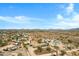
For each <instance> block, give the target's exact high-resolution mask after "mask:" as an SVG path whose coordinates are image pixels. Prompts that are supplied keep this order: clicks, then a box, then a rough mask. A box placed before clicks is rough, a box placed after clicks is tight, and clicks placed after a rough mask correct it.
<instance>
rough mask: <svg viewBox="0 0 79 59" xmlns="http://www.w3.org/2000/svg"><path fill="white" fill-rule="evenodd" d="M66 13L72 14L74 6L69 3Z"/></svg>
mask: <svg viewBox="0 0 79 59" xmlns="http://www.w3.org/2000/svg"><path fill="white" fill-rule="evenodd" d="M66 11H67V13H68V14H70V13H72V12H73V11H74V4H72V3H70V4H69V5H68V7H66Z"/></svg>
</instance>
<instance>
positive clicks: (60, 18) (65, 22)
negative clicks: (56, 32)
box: [0, 3, 79, 29]
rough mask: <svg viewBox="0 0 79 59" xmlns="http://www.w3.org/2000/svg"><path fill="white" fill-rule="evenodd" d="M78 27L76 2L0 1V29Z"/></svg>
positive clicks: (78, 16)
mask: <svg viewBox="0 0 79 59" xmlns="http://www.w3.org/2000/svg"><path fill="white" fill-rule="evenodd" d="M71 28H79V4H78V3H0V29H71Z"/></svg>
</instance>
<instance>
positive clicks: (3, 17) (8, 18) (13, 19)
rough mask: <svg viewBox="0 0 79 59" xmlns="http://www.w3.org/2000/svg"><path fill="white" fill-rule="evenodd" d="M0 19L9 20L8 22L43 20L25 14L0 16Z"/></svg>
mask: <svg viewBox="0 0 79 59" xmlns="http://www.w3.org/2000/svg"><path fill="white" fill-rule="evenodd" d="M0 20H2V21H6V22H10V23H31V22H32V21H38V22H39V21H43V19H39V18H32V17H26V16H14V17H11V16H0Z"/></svg>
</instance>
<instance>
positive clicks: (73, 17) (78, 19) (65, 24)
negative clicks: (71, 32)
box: [55, 4, 79, 29]
mask: <svg viewBox="0 0 79 59" xmlns="http://www.w3.org/2000/svg"><path fill="white" fill-rule="evenodd" d="M64 11H66V12H67V13H64V14H70V13H72V14H70V15H69V16H68V17H64V15H62V14H58V15H57V20H58V23H56V24H55V26H56V28H61V29H70V28H79V13H77V12H76V11H75V10H74V4H69V6H68V7H66V8H65V10H64ZM60 19H62V20H60ZM59 20H60V21H59Z"/></svg>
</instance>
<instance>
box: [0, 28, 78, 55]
mask: <svg viewBox="0 0 79 59" xmlns="http://www.w3.org/2000/svg"><path fill="white" fill-rule="evenodd" d="M0 55H1V56H79V30H78V29H73V30H72V29H70V30H53V29H48V30H45V29H43V30H40V29H20V30H17V29H11V30H10V29H7V30H5V29H3V30H0Z"/></svg>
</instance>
